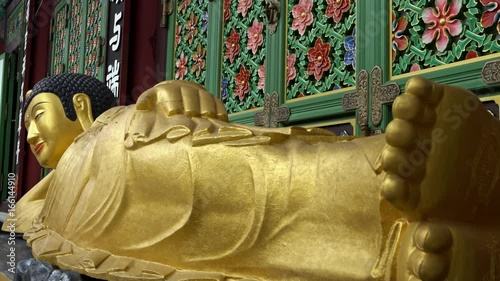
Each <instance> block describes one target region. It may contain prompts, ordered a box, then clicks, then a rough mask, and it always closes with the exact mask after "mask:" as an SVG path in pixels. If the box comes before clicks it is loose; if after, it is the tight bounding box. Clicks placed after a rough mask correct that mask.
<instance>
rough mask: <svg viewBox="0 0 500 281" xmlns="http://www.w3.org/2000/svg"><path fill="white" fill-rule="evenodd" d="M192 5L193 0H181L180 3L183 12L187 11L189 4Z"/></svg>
mask: <svg viewBox="0 0 500 281" xmlns="http://www.w3.org/2000/svg"><path fill="white" fill-rule="evenodd" d="M189 5H191V0H181V2H180V3H179V10H180V11H181V12H182V14H185V13H186V9H187V6H189Z"/></svg>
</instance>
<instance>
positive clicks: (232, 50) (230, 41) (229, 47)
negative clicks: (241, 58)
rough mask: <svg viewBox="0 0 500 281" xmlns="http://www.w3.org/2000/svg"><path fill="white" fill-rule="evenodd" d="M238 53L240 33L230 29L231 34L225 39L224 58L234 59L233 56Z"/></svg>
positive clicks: (231, 60)
mask: <svg viewBox="0 0 500 281" xmlns="http://www.w3.org/2000/svg"><path fill="white" fill-rule="evenodd" d="M239 53H240V35H239V34H238V33H236V31H234V29H232V30H231V34H230V35H229V37H227V39H226V55H225V56H226V58H229V61H230V62H233V61H234V58H235V57H236V56H237V55H238V54H239Z"/></svg>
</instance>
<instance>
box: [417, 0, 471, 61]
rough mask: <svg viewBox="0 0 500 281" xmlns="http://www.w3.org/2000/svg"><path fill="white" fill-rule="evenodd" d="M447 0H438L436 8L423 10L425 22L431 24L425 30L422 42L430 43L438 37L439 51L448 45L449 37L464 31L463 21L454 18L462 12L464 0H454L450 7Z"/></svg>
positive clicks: (437, 45)
mask: <svg viewBox="0 0 500 281" xmlns="http://www.w3.org/2000/svg"><path fill="white" fill-rule="evenodd" d="M447 6H448V1H447V0H436V8H437V10H436V9H434V8H426V9H425V10H424V11H423V12H422V18H423V20H424V22H425V23H427V24H430V26H429V27H427V29H426V30H425V31H424V35H423V36H422V42H424V43H425V44H429V43H431V42H432V41H434V39H436V47H437V50H438V51H439V52H443V51H444V50H445V49H446V47H447V46H448V42H449V40H450V39H449V38H448V33H449V34H450V35H451V36H457V35H459V34H460V33H461V32H462V23H461V22H460V21H459V20H457V19H452V18H453V17H455V16H456V15H458V13H459V12H460V9H461V8H462V0H452V1H451V3H450V5H449V7H448V8H447Z"/></svg>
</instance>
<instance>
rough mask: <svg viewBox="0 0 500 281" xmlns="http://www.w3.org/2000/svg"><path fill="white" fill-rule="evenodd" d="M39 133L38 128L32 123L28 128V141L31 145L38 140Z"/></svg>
mask: <svg viewBox="0 0 500 281" xmlns="http://www.w3.org/2000/svg"><path fill="white" fill-rule="evenodd" d="M39 136H40V134H39V133H38V128H37V127H36V125H35V124H32V125H31V126H30V127H29V129H28V138H27V140H28V143H29V144H31V145H35V144H36V143H37V141H38V138H39Z"/></svg>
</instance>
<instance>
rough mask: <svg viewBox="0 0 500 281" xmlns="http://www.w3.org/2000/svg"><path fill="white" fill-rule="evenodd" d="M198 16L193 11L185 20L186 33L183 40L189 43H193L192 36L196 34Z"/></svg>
mask: <svg viewBox="0 0 500 281" xmlns="http://www.w3.org/2000/svg"><path fill="white" fill-rule="evenodd" d="M197 24H198V17H197V16H195V15H194V14H193V13H191V15H189V21H188V22H186V29H187V32H186V35H184V40H186V41H188V42H189V44H193V40H194V37H196V35H197V34H198V27H197Z"/></svg>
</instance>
